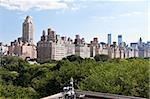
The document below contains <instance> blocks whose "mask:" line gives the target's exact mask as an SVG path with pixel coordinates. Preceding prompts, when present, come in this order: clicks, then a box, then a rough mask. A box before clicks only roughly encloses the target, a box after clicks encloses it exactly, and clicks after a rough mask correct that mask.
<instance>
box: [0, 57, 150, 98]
mask: <svg viewBox="0 0 150 99" xmlns="http://www.w3.org/2000/svg"><path fill="white" fill-rule="evenodd" d="M0 64H1V66H0V99H6V98H7V99H39V98H41V97H45V96H49V95H52V94H55V93H58V92H61V91H62V89H63V87H64V86H67V84H68V82H69V80H70V78H71V77H73V78H74V82H75V89H79V90H87V91H96V92H103V93H112V94H119V95H127V96H137V97H145V98H146V97H147V98H148V91H149V72H150V71H149V68H150V66H149V59H140V58H130V59H110V58H109V57H108V56H107V55H96V56H95V57H94V59H89V58H85V59H83V58H81V57H79V56H76V55H71V56H68V57H66V58H63V59H62V60H60V61H57V62H51V63H42V64H34V65H33V64H29V63H28V62H27V61H25V60H23V59H21V58H19V57H11V56H5V57H1V61H0Z"/></svg>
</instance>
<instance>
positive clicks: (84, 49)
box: [74, 35, 90, 58]
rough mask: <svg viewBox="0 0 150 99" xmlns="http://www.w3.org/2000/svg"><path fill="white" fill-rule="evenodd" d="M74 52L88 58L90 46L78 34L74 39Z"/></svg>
mask: <svg viewBox="0 0 150 99" xmlns="http://www.w3.org/2000/svg"><path fill="white" fill-rule="evenodd" d="M74 44H75V54H76V55H78V56H80V57H82V58H90V47H89V46H88V44H87V43H85V40H84V38H82V39H81V38H80V36H79V35H76V38H75V41H74Z"/></svg>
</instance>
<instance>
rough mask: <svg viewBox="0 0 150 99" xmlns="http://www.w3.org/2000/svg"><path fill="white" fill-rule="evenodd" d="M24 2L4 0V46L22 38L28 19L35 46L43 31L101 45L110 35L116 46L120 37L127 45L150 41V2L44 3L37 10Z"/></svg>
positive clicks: (0, 31)
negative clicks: (47, 30) (77, 37)
mask: <svg viewBox="0 0 150 99" xmlns="http://www.w3.org/2000/svg"><path fill="white" fill-rule="evenodd" d="M22 1H23V2H22V3H24V4H22V3H21V2H19V1H17V0H14V2H13V1H12V2H11V1H9V0H5V1H4V0H2V1H1V3H0V12H2V13H1V18H0V21H1V23H0V35H1V36H0V40H1V42H3V43H7V44H9V43H10V42H11V41H13V40H14V39H16V38H17V37H21V34H22V26H21V25H22V24H21V23H22V22H23V18H24V17H25V16H26V15H30V16H32V20H33V24H34V25H35V27H34V28H35V32H34V43H36V42H37V41H39V39H40V35H41V33H42V31H43V30H46V29H47V28H49V27H50V28H52V29H53V30H54V31H56V33H57V34H59V35H61V36H67V37H71V38H72V39H74V38H75V35H76V34H79V35H81V36H82V37H84V38H85V41H86V42H87V43H89V42H90V41H91V40H92V38H94V37H97V38H98V39H99V42H105V43H107V34H111V36H112V42H113V41H116V42H117V37H118V35H122V40H123V41H124V42H127V44H129V43H131V42H137V41H138V40H139V38H140V37H142V39H143V41H144V42H146V41H148V40H149V39H148V36H149V35H148V34H149V30H148V22H149V20H148V16H149V13H148V9H149V8H148V4H147V3H148V1H147V0H144V1H142V0H138V1H134V0H131V1H128V0H124V1H123V2H119V1H117V0H116V1H112V0H107V1H88V2H85V1H86V0H84V1H78V2H75V1H73V0H66V1H60V0H57V1H51V2H49V1H47V0H44V1H43V3H42V4H41V5H40V6H37V5H38V4H37V3H39V2H40V1H41V0H38V1H37V3H36V4H35V5H36V6H33V4H34V3H35V1H34V0H32V2H30V1H28V0H26V2H25V1H24V0H22ZM46 3H47V4H46ZM28 5H30V6H28ZM48 5H49V6H48ZM24 8H26V9H24ZM97 12H101V13H97ZM14 19H15V20H14ZM87 34H88V35H87Z"/></svg>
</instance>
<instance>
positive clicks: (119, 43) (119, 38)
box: [118, 35, 122, 45]
mask: <svg viewBox="0 0 150 99" xmlns="http://www.w3.org/2000/svg"><path fill="white" fill-rule="evenodd" d="M121 43H122V35H118V45H121Z"/></svg>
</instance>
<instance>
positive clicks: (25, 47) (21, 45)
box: [8, 16, 37, 59]
mask: <svg viewBox="0 0 150 99" xmlns="http://www.w3.org/2000/svg"><path fill="white" fill-rule="evenodd" d="M8 55H11V56H19V57H22V58H23V59H26V58H29V59H35V58H36V57H37V52H36V46H35V45H34V44H33V23H32V19H31V17H30V16H27V17H26V19H25V20H24V22H23V25H22V37H20V38H18V39H17V40H14V41H13V42H11V44H10V46H8Z"/></svg>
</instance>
